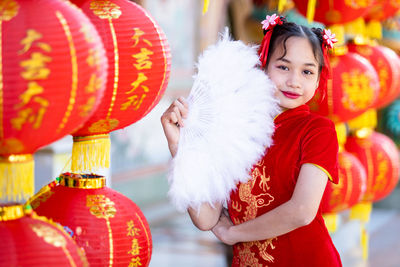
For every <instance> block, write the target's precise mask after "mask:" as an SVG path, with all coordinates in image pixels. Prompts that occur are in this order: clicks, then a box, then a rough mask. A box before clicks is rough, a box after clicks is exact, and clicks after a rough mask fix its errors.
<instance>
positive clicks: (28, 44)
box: [11, 29, 52, 130]
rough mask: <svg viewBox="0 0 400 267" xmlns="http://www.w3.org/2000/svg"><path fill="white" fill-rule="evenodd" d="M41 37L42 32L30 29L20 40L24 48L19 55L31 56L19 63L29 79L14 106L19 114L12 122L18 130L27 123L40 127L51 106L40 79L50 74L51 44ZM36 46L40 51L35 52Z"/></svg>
mask: <svg viewBox="0 0 400 267" xmlns="http://www.w3.org/2000/svg"><path fill="white" fill-rule="evenodd" d="M40 39H42V34H41V33H39V32H37V31H36V30H33V29H29V30H27V32H26V37H24V38H23V39H22V40H21V42H20V44H21V45H22V49H20V50H19V51H18V55H26V54H27V53H29V52H30V53H29V58H27V59H24V60H21V61H20V63H19V65H20V66H21V67H22V69H23V70H22V71H21V72H20V74H21V77H22V78H23V79H24V80H26V81H28V84H27V88H26V90H25V91H24V92H23V93H22V94H21V95H20V96H19V100H20V102H19V103H18V104H16V105H15V106H14V109H15V110H16V111H17V116H16V117H14V118H12V119H11V124H12V127H13V128H14V129H16V130H21V129H22V127H23V125H24V124H25V123H30V124H32V128H33V129H39V128H40V126H41V124H42V120H43V116H44V114H45V113H46V111H47V108H48V106H49V101H48V100H47V99H46V98H44V97H43V96H42V93H43V91H44V89H43V87H42V86H41V85H40V80H45V79H47V78H48V76H49V75H50V69H49V68H48V66H47V63H49V62H51V61H52V58H51V57H49V56H47V55H46V53H49V52H51V46H50V45H49V44H47V43H45V42H41V41H40ZM34 48H38V50H39V51H35V52H33V51H32V50H34ZM35 50H36V49H35Z"/></svg>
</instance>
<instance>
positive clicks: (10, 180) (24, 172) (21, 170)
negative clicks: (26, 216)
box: [0, 154, 35, 202]
mask: <svg viewBox="0 0 400 267" xmlns="http://www.w3.org/2000/svg"><path fill="white" fill-rule="evenodd" d="M33 177H34V163H33V156H32V155H31V154H23V155H10V156H7V157H0V200H8V201H15V202H20V201H21V200H26V199H28V198H29V197H31V196H32V195H33V192H34V191H35V185H34V180H33Z"/></svg>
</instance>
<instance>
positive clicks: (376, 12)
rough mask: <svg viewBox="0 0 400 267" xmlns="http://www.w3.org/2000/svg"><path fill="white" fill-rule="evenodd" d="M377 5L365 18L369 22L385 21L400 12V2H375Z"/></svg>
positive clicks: (387, 0) (397, 0) (378, 0)
mask: <svg viewBox="0 0 400 267" xmlns="http://www.w3.org/2000/svg"><path fill="white" fill-rule="evenodd" d="M375 1H376V2H377V3H376V4H375V5H373V6H372V7H371V9H370V10H369V11H368V14H367V15H366V16H365V18H366V19H367V20H379V21H382V20H385V19H387V18H389V17H391V16H393V15H394V14H396V12H397V11H399V10H400V1H399V0H375Z"/></svg>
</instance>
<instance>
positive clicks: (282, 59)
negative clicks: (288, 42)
mask: <svg viewBox="0 0 400 267" xmlns="http://www.w3.org/2000/svg"><path fill="white" fill-rule="evenodd" d="M278 60H281V61H283V62H286V63H292V62H290V60H287V59H286V58H278ZM304 65H305V66H310V67H317V65H315V64H314V63H305V64H304Z"/></svg>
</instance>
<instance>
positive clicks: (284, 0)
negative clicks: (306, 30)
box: [278, 0, 287, 14]
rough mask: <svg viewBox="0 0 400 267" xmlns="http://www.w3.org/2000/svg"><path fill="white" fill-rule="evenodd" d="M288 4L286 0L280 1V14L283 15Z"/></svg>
mask: <svg viewBox="0 0 400 267" xmlns="http://www.w3.org/2000/svg"><path fill="white" fill-rule="evenodd" d="M286 4H287V1H286V0H279V1H278V13H279V14H280V13H282V11H283V9H284V8H285V6H286Z"/></svg>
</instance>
